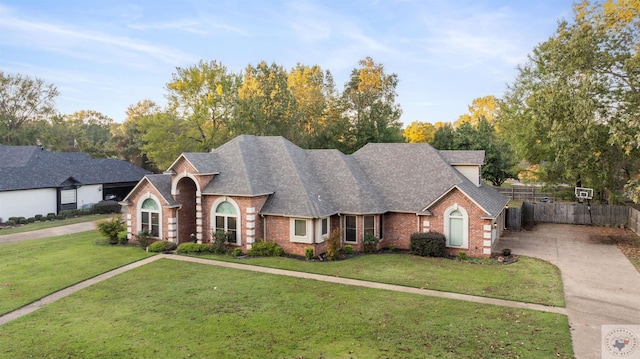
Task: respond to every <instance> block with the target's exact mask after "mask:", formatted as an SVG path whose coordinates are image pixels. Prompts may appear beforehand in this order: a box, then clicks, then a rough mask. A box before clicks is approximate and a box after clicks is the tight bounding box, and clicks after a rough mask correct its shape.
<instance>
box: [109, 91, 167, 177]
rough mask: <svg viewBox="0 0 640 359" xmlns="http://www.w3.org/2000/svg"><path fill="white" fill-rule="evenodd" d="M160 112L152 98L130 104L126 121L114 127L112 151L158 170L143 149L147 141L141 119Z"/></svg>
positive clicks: (124, 158) (120, 156)
mask: <svg viewBox="0 0 640 359" xmlns="http://www.w3.org/2000/svg"><path fill="white" fill-rule="evenodd" d="M160 112H161V109H160V107H159V106H158V105H156V104H155V103H154V102H153V101H151V100H142V101H138V103H136V104H135V105H131V106H129V108H127V111H126V115H127V117H126V119H125V120H124V122H122V123H121V124H117V125H116V126H113V127H112V130H111V142H110V147H111V148H112V151H114V152H115V153H116V154H117V156H118V157H119V158H121V159H123V160H125V161H127V162H130V163H133V164H135V165H136V166H140V167H142V168H145V169H147V170H150V171H154V172H157V171H158V168H157V167H156V166H155V164H154V163H153V162H152V161H151V160H150V159H149V158H148V156H147V154H146V153H145V152H144V151H143V150H142V149H143V147H144V145H145V141H144V139H143V135H144V133H143V132H142V130H141V128H140V121H141V119H142V118H144V117H150V116H154V115H156V114H158V113H160Z"/></svg>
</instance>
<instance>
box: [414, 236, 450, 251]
mask: <svg viewBox="0 0 640 359" xmlns="http://www.w3.org/2000/svg"><path fill="white" fill-rule="evenodd" d="M446 244H447V240H446V238H445V236H444V235H443V234H441V233H438V232H427V233H414V234H412V235H411V247H410V250H411V253H413V254H416V255H419V256H429V257H444V256H445V252H444V250H445V246H446Z"/></svg>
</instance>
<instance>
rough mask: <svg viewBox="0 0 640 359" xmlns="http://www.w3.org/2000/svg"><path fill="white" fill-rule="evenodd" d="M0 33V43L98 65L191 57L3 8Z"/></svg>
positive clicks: (173, 61) (133, 63) (174, 61)
mask: <svg viewBox="0 0 640 359" xmlns="http://www.w3.org/2000/svg"><path fill="white" fill-rule="evenodd" d="M0 30H1V31H3V32H4V35H5V36H3V38H4V39H5V40H0V42H8V41H11V42H13V44H14V45H16V44H18V43H19V44H21V45H22V46H24V47H28V48H33V49H47V50H49V51H56V52H59V53H64V54H67V55H69V56H73V57H78V58H85V59H86V58H88V57H90V58H93V59H94V60H95V59H99V60H100V61H102V62H107V63H108V62H118V63H120V64H125V65H128V66H132V67H136V66H138V65H137V63H136V62H134V61H131V60H132V59H136V58H146V59H149V58H151V59H155V60H157V61H160V62H163V63H167V64H177V63H181V62H183V61H186V60H187V59H190V58H193V56H190V55H189V54H186V53H183V52H182V51H179V50H177V49H173V48H166V47H162V46H158V45H153V44H150V43H147V42H145V41H142V40H136V39H132V38H129V37H126V36H114V35H110V34H107V33H104V32H100V31H94V30H88V29H86V28H79V27H72V26H65V25H61V24H56V23H50V22H45V21H39V20H32V19H26V18H23V17H20V16H16V15H14V14H13V13H12V12H11V11H10V10H9V9H7V8H6V7H1V8H0Z"/></svg>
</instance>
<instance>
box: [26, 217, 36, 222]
mask: <svg viewBox="0 0 640 359" xmlns="http://www.w3.org/2000/svg"><path fill="white" fill-rule="evenodd" d="M35 221H36V219H35V218H34V217H29V218H27V222H29V223H33V222H35Z"/></svg>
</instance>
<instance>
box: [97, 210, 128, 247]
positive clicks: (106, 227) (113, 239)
mask: <svg viewBox="0 0 640 359" xmlns="http://www.w3.org/2000/svg"><path fill="white" fill-rule="evenodd" d="M97 226H98V231H99V232H100V233H101V234H102V235H103V236H105V237H107V239H108V240H109V244H118V235H119V234H120V232H122V231H124V230H125V229H126V227H125V225H124V222H123V221H122V218H121V217H120V216H113V217H111V219H105V220H102V221H99V222H98V224H97Z"/></svg>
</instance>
